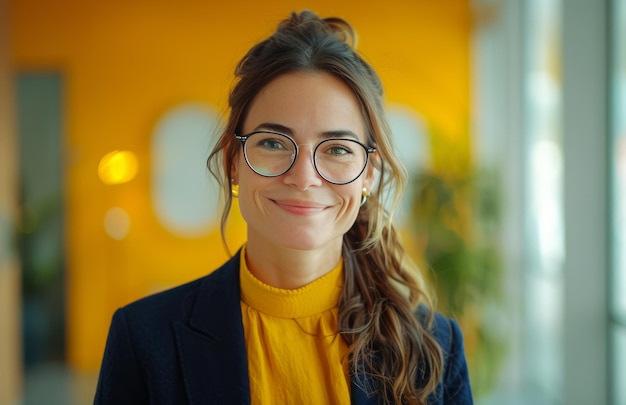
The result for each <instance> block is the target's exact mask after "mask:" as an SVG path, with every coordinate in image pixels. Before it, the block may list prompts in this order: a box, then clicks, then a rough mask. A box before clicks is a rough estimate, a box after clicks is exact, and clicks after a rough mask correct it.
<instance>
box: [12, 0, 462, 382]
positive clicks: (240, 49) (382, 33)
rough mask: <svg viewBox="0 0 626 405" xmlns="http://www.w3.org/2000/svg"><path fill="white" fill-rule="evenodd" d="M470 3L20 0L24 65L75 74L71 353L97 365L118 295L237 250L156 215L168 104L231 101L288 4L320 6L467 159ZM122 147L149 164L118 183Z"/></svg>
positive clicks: (121, 298)
mask: <svg viewBox="0 0 626 405" xmlns="http://www.w3.org/2000/svg"><path fill="white" fill-rule="evenodd" d="M467 3H468V1H467V0H445V1H432V0H390V1H386V2H380V1H370V0H365V1H354V2H350V1H344V2H340V1H336V0H318V1H314V2H304V1H287V0H281V1H271V2H259V1H252V0H247V1H244V0H231V1H196V0H185V1H174V0H150V1H147V0H136V1H122V0H111V1H106V2H88V1H79V0H58V1H55V2H50V1H44V0H14V2H13V4H12V11H11V13H12V14H11V15H12V21H13V27H12V35H13V37H12V40H13V42H12V45H13V62H14V63H15V66H16V67H17V68H18V69H19V70H21V71H25V70H45V71H49V70H54V71H59V72H61V73H62V75H63V77H64V83H65V94H64V110H65V129H66V139H65V150H66V156H65V157H64V159H65V164H66V166H65V170H66V179H65V181H66V186H67V190H66V201H67V207H66V209H67V218H68V223H67V271H68V280H69V281H68V282H69V286H68V287H69V288H68V297H67V299H68V305H67V308H68V355H69V359H68V360H69V362H70V363H71V364H72V365H74V366H75V367H76V368H78V369H81V370H95V369H97V367H98V366H99V363H100V360H101V355H102V350H103V347H104V342H105V337H106V330H107V327H108V323H109V321H110V317H111V314H112V312H113V310H114V309H115V308H116V307H118V306H120V305H123V304H125V303H127V302H129V301H130V300H133V299H135V298H138V297H140V296H143V295H145V294H147V293H149V292H151V291H154V290H156V289H159V288H163V287H166V286H169V285H174V284H177V283H181V282H183V281H186V280H190V279H192V278H195V277H199V276H201V275H203V274H205V273H207V272H209V271H210V270H212V269H213V268H214V267H216V266H217V265H218V264H220V263H221V262H223V261H224V260H225V258H226V255H225V253H224V252H223V249H222V248H221V244H220V243H221V242H220V240H219V234H218V231H217V230H215V232H213V234H211V235H209V236H206V237H202V238H197V239H181V238H178V237H175V236H174V235H172V234H171V233H169V232H168V231H166V230H165V229H164V228H163V227H162V226H161V225H160V224H159V222H158V221H157V219H156V217H155V214H154V212H153V210H152V203H151V201H150V173H149V168H150V153H149V152H150V135H151V133H152V131H153V129H154V125H155V123H156V122H157V120H158V119H159V117H160V116H161V114H163V113H164V112H165V111H167V109H169V108H171V107H173V106H175V105H177V104H178V103H181V102H185V101H201V102H206V103H209V104H211V105H214V106H216V108H218V109H219V110H221V111H223V109H224V105H225V98H226V95H227V92H228V90H229V89H230V87H231V85H232V71H233V68H234V65H235V63H236V62H237V61H238V59H239V58H240V57H241V56H242V55H243V53H244V52H245V51H246V49H247V48H249V47H250V46H251V45H252V44H254V43H255V42H256V41H258V40H259V39H261V38H263V37H264V36H266V35H267V34H269V33H270V32H271V31H272V30H273V28H274V26H275V24H276V23H277V21H278V20H279V19H281V18H283V17H284V16H286V14H287V13H288V11H290V10H293V9H295V10H299V9H303V8H309V9H312V10H314V11H316V12H318V13H319V14H320V15H324V16H326V15H338V16H342V17H345V18H346V19H347V20H348V21H350V22H351V23H352V24H353V25H354V26H355V28H356V29H357V31H358V33H359V47H360V49H361V50H362V52H363V53H364V55H365V56H366V58H367V59H368V60H369V61H371V62H372V64H373V65H374V67H375V68H376V69H377V71H378V72H379V73H380V75H381V77H382V80H383V83H384V84H385V87H386V91H387V99H388V101H389V102H390V103H399V104H404V105H406V106H409V107H411V108H412V109H414V110H415V111H417V112H419V113H420V114H421V115H422V116H423V117H424V118H425V119H426V120H427V124H428V127H429V130H430V132H431V133H433V134H437V136H438V137H437V138H436V139H438V141H437V142H434V144H436V145H440V146H438V147H437V148H436V149H435V152H434V153H435V158H436V159H435V164H438V165H446V164H449V161H451V160H454V161H456V162H461V163H460V164H461V166H463V165H464V162H467V161H469V147H468V144H469V141H468V130H467V126H468V120H469V30H470V24H471V21H470V11H469V5H468V4H467ZM436 145H435V146H436ZM441 145H444V147H442V146H441ZM115 149H125V150H131V151H133V152H135V153H136V154H137V156H138V158H139V172H138V175H137V177H136V178H135V179H134V180H132V181H131V182H129V183H126V184H122V185H117V186H107V185H104V184H103V183H102V182H101V181H99V179H98V176H97V166H98V162H99V160H100V158H101V157H102V156H104V155H105V154H106V153H108V152H110V151H112V150H115ZM114 205H115V206H120V207H123V208H124V209H125V210H126V211H127V212H128V213H129V214H130V217H131V221H132V228H131V230H130V233H129V234H128V236H127V237H126V238H125V239H123V240H121V241H115V240H113V239H111V238H109V237H108V236H106V234H105V232H104V229H103V225H102V222H103V217H104V214H105V212H106V211H107V210H108V209H109V208H110V207H111V206H114ZM241 229H242V228H241V225H239V226H236V227H235V231H234V232H233V235H232V240H233V245H237V244H238V243H240V242H241V241H242V240H243V235H242V231H241Z"/></svg>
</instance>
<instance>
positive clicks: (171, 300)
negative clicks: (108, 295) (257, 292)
mask: <svg viewBox="0 0 626 405" xmlns="http://www.w3.org/2000/svg"><path fill="white" fill-rule="evenodd" d="M233 262H234V258H233V259H231V260H229V261H228V262H226V263H225V264H224V265H222V266H221V267H219V268H218V269H216V270H214V271H213V272H211V273H210V274H208V275H206V276H203V277H200V278H198V279H195V280H192V281H189V282H187V283H185V284H181V285H179V286H176V287H172V288H169V289H166V290H164V291H161V292H157V293H154V294H151V295H148V296H146V297H143V298H140V299H138V300H136V301H133V302H131V303H130V304H127V305H125V306H124V307H122V308H121V309H120V311H123V312H124V313H125V315H126V317H128V318H131V319H133V318H135V317H139V318H141V319H142V320H143V321H144V322H145V321H149V320H150V318H154V320H155V321H158V320H171V319H172V318H177V319H181V318H182V319H184V318H186V317H187V316H188V315H189V313H190V312H191V311H192V310H193V306H194V305H195V303H196V300H197V297H198V296H201V295H208V294H211V292H212V291H213V290H215V289H216V288H217V287H224V285H225V284H226V283H228V282H229V281H232V280H231V279H233V280H234V279H235V278H236V277H237V274H233V273H234V272H236V269H238V265H236V264H235V263H233ZM237 263H238V261H237Z"/></svg>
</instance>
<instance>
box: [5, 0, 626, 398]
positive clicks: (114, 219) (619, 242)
mask: <svg viewBox="0 0 626 405" xmlns="http://www.w3.org/2000/svg"><path fill="white" fill-rule="evenodd" d="M304 8H307V9H311V10H313V11H316V12H317V13H318V14H320V15H322V16H331V15H333V16H341V17H344V18H346V19H347V20H348V21H349V22H350V23H351V24H353V26H354V27H355V29H356V30H357V32H358V35H359V49H360V50H361V52H362V53H363V55H364V56H365V58H366V59H367V60H368V61H370V62H371V63H372V65H373V66H374V68H375V69H376V70H377V71H378V72H379V74H380V76H381V78H382V80H383V83H384V85H385V89H386V101H387V110H388V115H389V120H390V123H391V127H392V129H393V132H394V136H395V137H396V143H397V146H398V149H399V151H400V154H401V157H402V159H403V160H404V163H405V165H406V166H407V168H408V169H409V171H410V173H411V182H410V184H409V187H408V190H407V193H406V196H405V197H404V200H403V204H402V210H401V212H400V213H399V215H398V224H399V225H400V226H401V228H402V233H403V237H404V240H405V242H406V244H407V246H408V248H409V251H410V253H411V255H412V256H413V257H414V259H415V260H416V261H417V262H418V263H419V264H420V265H421V268H422V269H423V270H424V272H425V274H427V275H428V277H429V278H430V279H431V281H432V283H433V286H434V288H435V289H436V290H437V296H438V308H439V309H440V310H441V311H443V312H445V313H446V314H448V315H450V316H453V317H455V318H456V319H458V320H459V322H460V323H461V325H462V328H463V332H464V335H465V339H466V350H467V356H468V360H469V364H470V368H471V376H472V383H473V386H474V391H475V394H476V402H477V403H478V404H568V405H569V404H581V405H582V404H584V405H596V404H607V405H624V404H626V0H596V1H592V0H520V1H509V0H443V1H438V2H435V1H431V0H388V1H385V2H378V1H373V0H361V1H358V2H357V1H354V2H352V1H344V2H337V1H334V0H311V1H307V2H305V1H301V0H295V1H287V0H274V1H272V2H258V1H250V0H232V1H229V2H223V1H200V0H184V1H172V0H151V1H147V0H136V1H133V2H128V1H121V0H111V1H108V2H85V1H78V0H57V1H55V2H50V1H42V0H0V405H13V404H23V405H30V404H86V403H91V402H92V401H93V394H94V391H95V386H96V381H97V373H98V368H99V365H100V362H101V358H102V352H103V349H104V344H105V340H106V334H107V328H108V325H109V322H110V319H111V315H112V313H113V311H114V310H115V309H116V308H118V307H120V306H122V305H125V304H126V303H129V302H130V301H132V300H135V299H137V298H139V297H142V296H145V295H147V294H150V293H152V292H156V291H159V290H162V289H164V288H168V287H171V286H174V285H177V284H180V283H183V282H185V281H188V280H191V279H194V278H197V277H200V276H202V275H204V274H206V273H208V272H210V271H211V270H213V269H214V268H215V267H217V266H218V265H219V264H221V263H222V262H223V261H225V260H226V258H227V254H226V253H225V251H224V249H223V248H222V245H221V240H220V235H219V229H218V227H219V225H218V221H219V220H218V215H219V214H218V213H219V210H220V208H219V204H218V196H217V189H216V185H215V183H214V181H213V180H212V179H211V178H210V176H209V175H208V172H207V170H206V168H205V161H206V157H207V156H208V152H209V150H210V148H211V144H212V142H213V141H214V136H215V134H216V133H217V132H218V131H219V129H220V127H221V122H222V120H223V117H224V114H225V113H226V97H227V95H228V91H229V90H230V88H231V87H232V85H233V78H232V72H233V69H234V67H235V64H236V63H237V61H238V60H239V59H240V57H241V56H242V55H243V54H244V53H245V51H246V50H247V49H248V48H249V47H250V46H252V45H253V44H254V43H256V42H257V41H259V40H261V39H262V38H264V37H266V36H267V35H269V34H270V33H271V32H272V31H273V29H274V28H275V26H276V24H277V22H278V21H279V20H280V19H282V18H284V17H285V16H286V15H287V14H288V13H289V12H290V11H292V10H301V9H304ZM244 234H245V225H244V224H243V222H242V220H241V218H240V217H239V216H238V215H237V207H236V206H235V207H234V211H233V214H232V216H231V221H230V223H229V225H228V232H227V235H226V236H227V240H228V243H229V245H230V247H231V250H233V251H234V250H235V249H236V248H237V247H238V246H239V245H240V244H241V243H242V242H243V241H244Z"/></svg>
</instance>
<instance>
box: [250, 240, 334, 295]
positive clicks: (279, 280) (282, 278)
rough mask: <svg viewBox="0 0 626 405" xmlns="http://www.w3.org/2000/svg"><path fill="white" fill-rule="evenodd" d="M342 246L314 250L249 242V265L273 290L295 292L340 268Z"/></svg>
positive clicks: (252, 271)
mask: <svg viewBox="0 0 626 405" xmlns="http://www.w3.org/2000/svg"><path fill="white" fill-rule="evenodd" d="M340 258H341V244H337V246H331V247H325V248H321V249H313V250H298V249H290V248H281V247H270V248H268V247H267V246H265V245H263V244H259V243H254V242H253V241H250V240H248V243H247V244H246V257H245V260H246V264H247V266H248V269H249V270H250V272H251V273H252V274H254V276H255V277H256V278H258V279H259V280H260V281H262V282H264V283H265V284H267V285H270V286H272V287H276V288H281V289H285V290H293V289H296V288H300V287H303V286H305V285H307V284H309V283H311V282H312V281H315V280H317V279H318V278H320V277H322V276H323V275H325V274H326V273H328V272H330V271H331V270H332V269H334V268H335V266H337V263H339V259H340Z"/></svg>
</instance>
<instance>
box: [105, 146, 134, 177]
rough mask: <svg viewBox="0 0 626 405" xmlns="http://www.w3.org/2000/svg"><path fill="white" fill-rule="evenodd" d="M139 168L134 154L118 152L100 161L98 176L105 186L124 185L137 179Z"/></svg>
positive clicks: (109, 154)
mask: <svg viewBox="0 0 626 405" xmlns="http://www.w3.org/2000/svg"><path fill="white" fill-rule="evenodd" d="M138 166H139V165H138V163H137V156H135V154H134V153H133V152H130V151H126V150H116V151H113V152H111V153H107V154H106V155H104V157H102V159H100V164H98V175H99V176H100V180H102V182H103V183H104V184H123V183H127V182H129V181H131V180H132V179H133V178H134V177H135V175H136V174H137V169H138Z"/></svg>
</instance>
